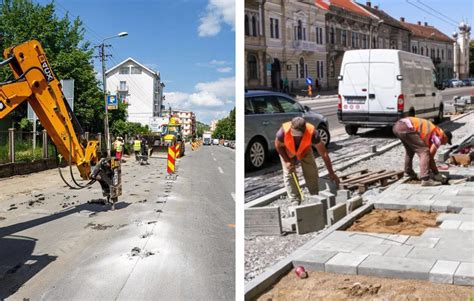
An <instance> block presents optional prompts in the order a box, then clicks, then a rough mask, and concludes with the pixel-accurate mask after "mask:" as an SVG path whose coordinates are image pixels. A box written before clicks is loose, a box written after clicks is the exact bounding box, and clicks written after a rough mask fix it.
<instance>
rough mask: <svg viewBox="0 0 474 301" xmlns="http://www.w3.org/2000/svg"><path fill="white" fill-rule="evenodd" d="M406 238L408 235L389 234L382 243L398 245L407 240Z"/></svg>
mask: <svg viewBox="0 0 474 301" xmlns="http://www.w3.org/2000/svg"><path fill="white" fill-rule="evenodd" d="M408 238H410V235H404V234H390V235H388V236H387V238H386V239H385V240H384V241H383V242H382V243H383V244H387V245H396V246H398V245H403V244H404V243H405V242H406V241H407V239H408Z"/></svg>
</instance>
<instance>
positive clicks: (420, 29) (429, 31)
mask: <svg viewBox="0 0 474 301" xmlns="http://www.w3.org/2000/svg"><path fill="white" fill-rule="evenodd" d="M400 23H401V24H402V25H403V26H404V27H405V28H407V29H409V30H411V32H412V33H413V37H415V38H423V39H429V40H434V41H441V42H449V43H453V42H454V40H453V39H451V38H450V37H448V36H447V35H445V34H444V33H442V32H441V31H439V30H438V29H436V28H435V27H433V26H431V25H418V24H413V23H408V22H400Z"/></svg>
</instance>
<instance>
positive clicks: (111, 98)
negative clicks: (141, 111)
mask: <svg viewBox="0 0 474 301" xmlns="http://www.w3.org/2000/svg"><path fill="white" fill-rule="evenodd" d="M117 108H118V99H117V95H107V109H109V110H116V109H117Z"/></svg>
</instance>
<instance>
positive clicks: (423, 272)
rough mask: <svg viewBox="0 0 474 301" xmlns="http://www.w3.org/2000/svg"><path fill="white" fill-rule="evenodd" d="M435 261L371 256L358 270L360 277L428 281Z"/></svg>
mask: <svg viewBox="0 0 474 301" xmlns="http://www.w3.org/2000/svg"><path fill="white" fill-rule="evenodd" d="M435 262H436V261H435V260H430V259H411V258H405V257H389V256H380V255H369V256H368V257H367V258H366V259H365V260H364V261H363V262H362V263H361V264H360V265H359V266H358V268H357V273H358V274H360V275H369V276H378V277H392V278H403V279H420V280H428V279H429V273H430V270H431V268H432V267H433V265H434V264H435Z"/></svg>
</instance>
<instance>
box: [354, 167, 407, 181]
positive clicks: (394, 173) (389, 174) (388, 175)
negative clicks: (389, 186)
mask: <svg viewBox="0 0 474 301" xmlns="http://www.w3.org/2000/svg"><path fill="white" fill-rule="evenodd" d="M399 174H403V171H391V170H390V171H386V172H384V173H382V174H380V175H378V176H373V177H370V178H367V179H364V180H362V181H359V184H371V183H373V182H377V181H379V180H382V179H387V178H391V177H393V176H398V175H399Z"/></svg>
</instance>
